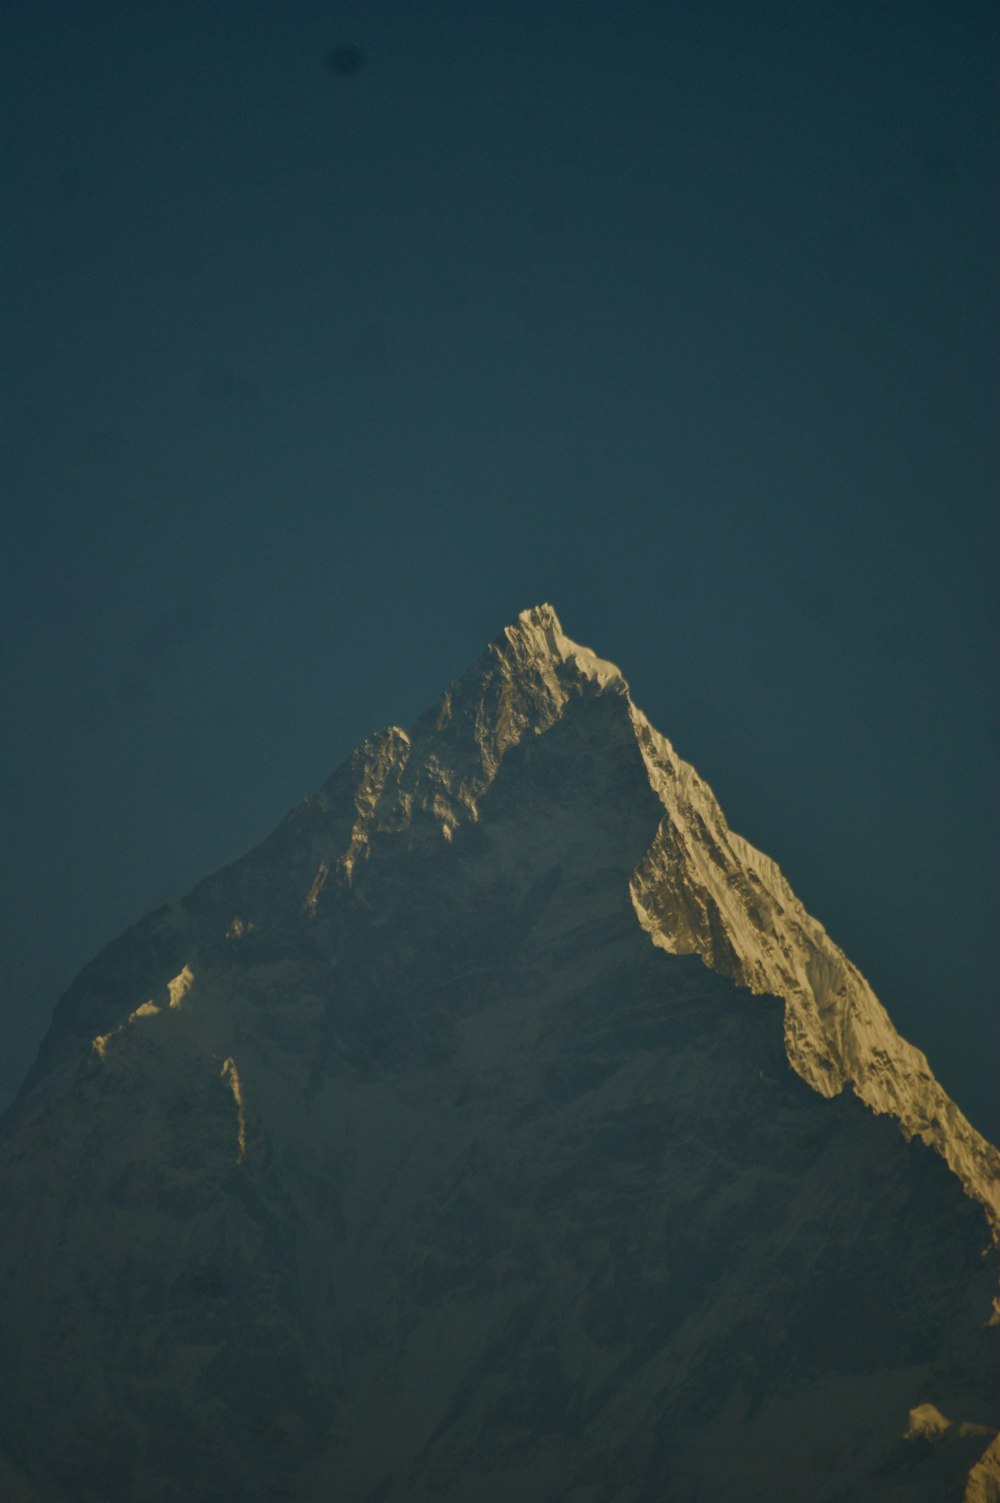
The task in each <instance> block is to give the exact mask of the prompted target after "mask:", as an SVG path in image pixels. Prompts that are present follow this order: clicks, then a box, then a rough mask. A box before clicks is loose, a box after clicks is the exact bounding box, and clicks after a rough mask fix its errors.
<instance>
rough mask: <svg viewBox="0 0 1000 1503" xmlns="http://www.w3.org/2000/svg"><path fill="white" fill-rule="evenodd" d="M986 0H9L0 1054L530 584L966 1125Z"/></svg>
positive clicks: (991, 539)
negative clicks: (828, 946)
mask: <svg viewBox="0 0 1000 1503" xmlns="http://www.w3.org/2000/svg"><path fill="white" fill-rule="evenodd" d="M997 22H998V11H997V8H996V6H995V5H993V4H986V3H973V0H970V3H965V0H952V3H950V4H948V5H943V4H941V3H940V0H935V3H921V0H899V3H896V0H884V3H877V0H859V3H851V0H847V3H841V4H838V5H836V6H817V5H801V4H791V3H787V4H781V3H768V0H762V3H760V4H754V5H747V4H745V3H742V0H719V3H711V0H708V3H703V4H698V5H676V6H675V5H668V4H664V3H663V0H658V3H655V4H653V3H649V4H646V3H642V4H640V3H635V4H628V3H625V4H610V3H607V0H594V3H588V0H573V3H568V0H552V3H544V0H503V3H502V4H496V5H492V6H482V5H476V6H472V5H468V4H466V3H462V4H459V3H455V0H426V3H413V0H405V3H404V0H387V3H384V4H374V3H366V4H343V5H337V4H327V5H321V4H314V3H310V0H304V3H295V0H291V3H282V4H278V3H273V4H262V3H252V0H245V3H243V4H241V5H238V6H237V5H205V4H204V3H203V0H200V3H197V4H193V3H188V0H169V3H163V0H144V3H143V4H142V5H135V4H134V3H111V0H89V3H86V4H84V3H82V0H76V3H70V0H47V3H46V0H31V3H18V0H6V4H5V5H4V7H3V11H2V29H3V36H2V38H0V42H2V46H0V52H2V57H3V64H2V67H3V79H2V83H3V87H2V90H0V94H2V100H3V102H2V109H3V111H4V114H5V117H6V118H5V121H4V129H5V133H6V139H7V140H8V141H9V142H10V143H12V147H13V149H12V150H11V151H9V152H8V154H7V156H6V159H5V166H4V183H3V202H4V204H5V213H4V220H5V228H4V230H3V232H2V234H3V240H4V255H5V286H6V287H7V288H8V293H9V296H8V298H7V299H6V300H5V301H6V303H7V310H6V313H5V315H4V319H5V325H6V327H5V330H4V333H3V345H4V349H5V351H6V354H5V356H4V371H5V383H6V395H5V401H4V407H5V413H9V414H11V415H12V418H13V421H12V422H11V423H10V424H9V425H7V424H6V423H5V427H8V441H7V444H6V449H5V456H4V460H3V465H4V475H5V480H4V489H5V491H6V492H7V493H8V495H9V496H10V500H11V504H10V505H9V506H8V507H7V508H6V511H5V515H6V521H5V522H4V526H3V534H2V536H3V544H4V546H3V550H2V581H0V583H2V596H0V610H2V625H0V667H2V673H3V699H4V709H3V722H2V726H3V729H2V736H3V744H2V754H3V759H4V767H5V769H6V773H5V777H4V780H3V795H2V810H0V813H2V821H3V827H2V840H3V849H4V875H3V881H4V886H3V891H2V894H0V898H2V902H0V925H2V928H0V940H2V947H3V954H4V957H5V960H4V967H3V978H4V979H3V1013H2V1020H0V1037H2V1049H0V1098H3V1097H5V1096H6V1095H7V1094H8V1093H9V1092H11V1091H12V1090H13V1089H14V1088H15V1086H16V1084H17V1083H18V1081H19V1079H20V1077H21V1075H22V1074H23V1072H24V1070H25V1068H26V1067H27V1065H28V1063H29V1061H30V1058H31V1056H32V1054H33V1051H34V1048H35V1047H36V1045H37V1042H38V1040H39V1038H40V1036H41V1034H42V1032H43V1031H44V1029H45V1027H46V1024H47V1020H48V1016H49V1013H50V1011H51V1008H52V1006H53V1004H54V1002H55V999H56V996H57V994H58V992H59V991H60V990H61V988H62V987H63V986H64V985H65V984H66V983H68V981H69V980H70V979H71V977H72V975H73V974H74V972H75V971H76V970H77V969H78V967H79V966H80V965H81V964H82V963H84V962H85V961H86V960H87V959H88V958H90V956H91V955H92V954H93V953H95V952H96V950H97V949H98V948H100V947H101V946H102V945H103V944H104V943H106V942H107V941H108V940H110V939H111V938H112V937H113V936H114V935H115V934H116V933H117V932H119V931H120V930H121V929H122V928H123V927H124V926H125V925H127V924H128V923H130V922H131V921H133V920H135V919H137V918H138V917H139V916H140V915H141V914H142V913H143V912H144V911H146V910H147V909H148V908H150V907H151V906H153V905H154V904H155V903H157V902H159V901H161V900H162V899H164V898H166V897H168V896H170V895H172V894H173V893H175V892H177V891H180V890H184V889H186V888H187V887H189V886H190V885H192V884H193V883H194V881H196V880H197V879H198V878H199V877H200V876H202V875H204V874H205V873H206V872H207V871H208V870H210V869H213V868H214V867H216V866H219V865H221V864H222V863H223V862H225V861H226V860H228V859H229V858H230V857H232V856H234V855H235V854H237V853H238V852H239V851H240V850H242V849H244V848H245V847H246V846H248V845H250V844H252V843H253V842H255V841H256V840H257V839H258V838H259V837H261V836H263V835H264V834H265V833H266V832H267V830H268V829H269V828H270V827H271V826H272V825H273V824H274V823H275V822H276V821H277V819H278V818H279V817H280V816H281V815H282V813H283V812H284V811H285V810H286V809H287V808H288V807H289V806H290V805H291V804H293V803H295V802H296V801H297V800H298V799H299V798H300V797H301V796H302V795H303V794H305V793H306V792H308V791H309V790H310V789H312V788H313V787H315V786H316V785H317V784H318V783H320V782H321V781H322V780H323V779H324V778H325V777H326V775H327V774H328V773H329V772H330V771H331V770H332V768H333V767H334V766H335V765H336V764H337V763H338V762H339V761H341V760H342V759H343V757H344V756H345V755H346V754H347V753H348V752H349V751H350V749H351V748H352V746H353V745H355V744H356V742H357V741H359V740H360V739H361V738H362V737H363V736H364V735H365V734H367V733H368V732H369V731H371V730H372V729H374V728H376V727H378V726H380V725H383V724H385V723H387V722H389V721H394V722H398V723H401V724H403V725H406V724H407V723H408V722H409V721H411V720H412V719H413V718H414V717H415V716H416V714H417V713H418V712H419V711H420V710H421V709H422V708H423V707H424V706H425V705H426V704H427V703H428V702H430V701H431V700H433V699H434V698H436V696H437V695H438V694H439V693H440V691H441V690H442V689H443V688H444V687H445V685H446V683H447V682H448V680H449V679H450V678H451V677H452V676H453V675H454V674H455V673H456V672H458V671H459V670H461V669H462V668H463V667H465V666H466V665H467V663H468V662H470V661H471V660H472V659H473V658H474V657H475V656H476V655H477V653H478V652H479V651H480V649H481V647H482V645H483V643H484V642H485V641H486V640H487V639H488V638H489V637H491V636H493V635H494V634H495V633H496V632H497V631H498V630H499V629H500V628H501V627H502V625H503V624H504V623H505V622H507V621H509V620H511V619H512V618H513V616H514V615H515V614H516V613H517V611H518V610H520V609H522V608H523V607H525V606H527V605H530V604H534V603H536V602H537V601H539V600H543V599H549V600H552V601H553V603H554V604H555V606H556V608H557V609H558V610H559V612H560V614H561V616H562V618H563V623H564V625H565V627H566V629H567V631H568V632H569V633H570V634H571V635H573V636H575V637H577V638H578V639H579V640H582V641H583V642H585V643H587V644H589V645H591V646H593V647H594V648H595V649H596V650H597V651H598V652H600V653H601V654H602V655H604V656H607V657H611V658H613V659H614V660H616V661H617V662H619V663H620V664H621V665H622V667H623V669H624V671H625V673H626V675H627V676H628V677H629V678H630V680H631V682H632V685H633V690H634V694H635V697H636V699H637V701H638V702H639V703H640V704H641V705H642V707H643V708H644V709H645V710H646V711H647V713H648V714H649V716H650V718H651V719H652V720H653V722H654V724H656V725H657V726H658V727H659V728H660V729H662V730H663V731H664V732H665V733H666V734H667V735H669V736H670V737H671V738H672V739H673V741H674V742H675V744H676V745H677V747H678V750H679V751H680V752H681V753H682V754H683V755H685V756H687V757H688V758H689V759H690V760H692V761H693V762H694V763H695V765H696V766H697V767H698V768H699V770H700V771H701V772H702V774H703V775H704V776H705V777H707V778H708V780H709V781H710V782H711V783H712V784H713V786H714V788H715V790H716V792H717V794H718V796H719V798H720V800H721V802H722V805H723V808H724V809H725V810H726V812H727V815H728V817H729V819H730V822H731V824H732V825H733V826H734V828H736V829H738V830H740V832H741V833H743V834H745V835H746V836H747V837H748V838H750V839H751V840H753V841H754V842H755V843H756V844H758V845H760V846H762V847H763V848H764V849H765V850H766V851H768V852H769V853H770V854H771V855H773V856H775V857H776V859H777V860H778V861H779V862H780V863H781V865H782V866H783V868H784V869H785V871H786V873H787V875H788V877H789V879H790V880H791V882H792V884H793V886H795V888H796V889H797V890H798V892H799V894H800V896H801V897H802V898H803V900H804V901H805V903H806V904H807V906H808V907H810V908H811V909H812V910H813V911H814V912H815V913H816V914H817V916H818V917H819V918H821V919H822V920H823V922H824V923H825V924H826V926H827V928H828V929H829V930H830V932H831V933H832V935H833V936H834V938H835V939H837V940H838V941H839V942H840V943H841V944H842V945H843V946H844V948H845V949H846V950H847V952H848V954H849V955H850V956H851V958H852V959H853V960H854V961H855V962H856V963H857V964H858V965H860V967H861V969H862V970H863V971H864V972H865V973H866V975H867V976H868V977H869V979H870V980H871V981H872V983H873V985H874V986H875V988H876V990H877V991H878V993H879V995H880V996H881V998H882V1000H883V1001H884V1002H885V1004H886V1006H887V1007H888V1008H889V1011H890V1013H891V1014H892V1016H893V1018H894V1020H895V1022H896V1024H897V1026H898V1027H899V1029H900V1030H901V1031H902V1032H903V1033H904V1034H906V1035H907V1036H908V1037H910V1038H911V1039H912V1040H913V1041H914V1042H915V1043H917V1044H918V1045H920V1046H921V1047H923V1048H924V1049H925V1050H926V1051H927V1052H928V1054H929V1056H930V1059H931V1063H932V1065H933V1067H934V1068H935V1070H936V1072H937V1073H938V1075H939V1077H940V1078H941V1080H942V1082H943V1084H944V1085H945V1086H946V1088H947V1089H948V1090H949V1091H951V1093H952V1094H953V1095H954V1096H955V1097H956V1098H957V1100H958V1101H959V1103H960V1104H961V1105H962V1106H963V1107H964V1108H965V1110H966V1111H967V1112H968V1114H969V1115H970V1116H971V1117H972V1119H973V1121H974V1122H975V1123H976V1124H977V1125H978V1126H980V1127H982V1128H983V1129H984V1130H986V1131H988V1132H989V1133H990V1134H991V1135H992V1136H994V1137H1000V1107H998V1105H997V1103H996V1101H995V1099H994V1096H995V1074H996V1046H997V1042H998V1040H997V1027H996V1018H997V999H996V985H995V979H994V977H995V969H996V967H995V960H994V954H993V949H994V946H993V943H992V941H993V935H992V933H991V922H992V920H993V918H994V914H995V911H996V909H995V903H996V896H997V895H996V884H995V876H996V865H995V857H994V852H995V850H996V844H995V841H996V828H995V806H994V805H993V804H992V800H993V786H994V782H995V755H996V730H997V725H996V701H995V698H994V697H993V695H992V691H991V687H990V686H991V683H992V681H993V680H994V678H995V674H996V661H997V652H996V647H997V632H998V625H1000V615H998V610H997V603H996V595H995V593H993V583H994V581H993V568H994V548H995V543H996V532H995V523H994V520H993V517H994V508H993V496H994V494H995V490H996V479H997V476H996V465H995V458H994V454H993V452H992V449H991V441H990V433H989V403H990V400H991V392H990V381H989V375H990V372H989V366H990V361H991V357H992V355H993V353H994V350H995V339H994V330H995V322H994V320H995V312H996V309H995V305H991V300H990V282H991V274H992V270H993V257H994V224H993V207H992V202H991V185H990V181H989V178H990V163H991V159H992V160H995V157H996V150H997V145H998V142H997V128H996V120H997V117H996V109H995V104H996V100H995V97H994V95H993V92H992V84H991V77H992V74H993V72H994V69H995V63H996V58H997V52H998V49H997V29H998V28H997ZM344 47H352V48H355V49H357V53H356V55H353V54H352V56H353V58H354V61H355V63H357V64H358V66H356V67H354V69H353V71H345V70H344V69H343V68H342V67H341V68H338V67H331V66H330V58H331V55H332V54H334V53H335V50H336V49H338V48H344ZM10 294H12V295H10ZM991 887H992V891H991Z"/></svg>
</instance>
